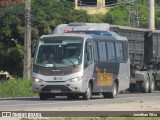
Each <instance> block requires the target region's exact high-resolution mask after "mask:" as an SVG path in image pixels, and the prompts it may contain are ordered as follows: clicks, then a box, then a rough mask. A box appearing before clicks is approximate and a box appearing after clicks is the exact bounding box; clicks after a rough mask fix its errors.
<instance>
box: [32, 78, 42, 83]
mask: <svg viewBox="0 0 160 120" xmlns="http://www.w3.org/2000/svg"><path fill="white" fill-rule="evenodd" d="M32 80H33V82H35V83H41V82H43V80H41V79H38V78H33V79H32Z"/></svg>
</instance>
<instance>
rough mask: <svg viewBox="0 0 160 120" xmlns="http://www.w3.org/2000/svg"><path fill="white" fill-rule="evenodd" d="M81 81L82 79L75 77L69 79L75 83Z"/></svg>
mask: <svg viewBox="0 0 160 120" xmlns="http://www.w3.org/2000/svg"><path fill="white" fill-rule="evenodd" d="M82 79H83V77H76V78H72V79H70V82H77V81H80V80H82Z"/></svg>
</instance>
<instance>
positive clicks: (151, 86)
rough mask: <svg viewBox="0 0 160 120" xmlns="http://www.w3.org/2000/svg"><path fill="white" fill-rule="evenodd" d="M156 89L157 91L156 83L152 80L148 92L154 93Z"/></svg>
mask: <svg viewBox="0 0 160 120" xmlns="http://www.w3.org/2000/svg"><path fill="white" fill-rule="evenodd" d="M154 89H155V82H154V79H151V80H150V81H149V91H148V92H149V93H153V91H154Z"/></svg>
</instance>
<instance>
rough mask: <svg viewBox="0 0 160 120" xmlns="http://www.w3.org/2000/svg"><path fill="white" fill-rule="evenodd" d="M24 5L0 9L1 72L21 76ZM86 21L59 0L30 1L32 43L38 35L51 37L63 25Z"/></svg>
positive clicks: (67, 4) (82, 12)
mask: <svg viewBox="0 0 160 120" xmlns="http://www.w3.org/2000/svg"><path fill="white" fill-rule="evenodd" d="M24 8H25V4H24V3H17V4H12V5H10V6H9V7H7V8H0V25H1V27H0V56H1V57H0V70H1V69H2V70H7V71H9V72H10V73H11V74H14V75H17V76H22V71H23V54H24V50H23V45H24V30H25V28H24V27H25V9H24ZM75 21H76V22H87V21H89V15H87V13H86V12H85V11H82V10H80V11H78V10H74V6H73V5H72V4H71V3H70V2H59V1H58V0H32V2H31V26H32V29H31V34H32V35H31V36H32V41H31V43H34V42H35V41H36V40H38V38H39V37H40V36H41V35H44V34H51V33H52V31H53V29H54V28H55V27H56V26H57V25H58V24H62V23H69V22H75Z"/></svg>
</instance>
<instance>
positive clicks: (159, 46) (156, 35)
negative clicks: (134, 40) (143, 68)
mask: <svg viewBox="0 0 160 120" xmlns="http://www.w3.org/2000/svg"><path fill="white" fill-rule="evenodd" d="M144 46H145V47H144V48H145V55H144V63H145V64H149V63H151V62H154V63H159V62H160V31H159V30H154V31H149V30H148V31H146V33H145V44H144Z"/></svg>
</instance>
